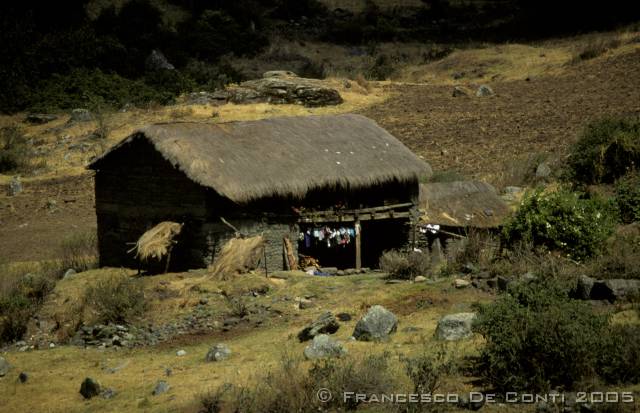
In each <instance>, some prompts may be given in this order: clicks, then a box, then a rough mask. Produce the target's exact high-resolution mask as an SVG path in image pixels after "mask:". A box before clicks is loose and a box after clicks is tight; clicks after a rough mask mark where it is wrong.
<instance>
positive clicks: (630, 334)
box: [598, 325, 640, 384]
mask: <svg viewBox="0 0 640 413" xmlns="http://www.w3.org/2000/svg"><path fill="white" fill-rule="evenodd" d="M602 339H603V345H602V348H601V355H600V357H599V360H598V372H599V374H600V376H601V377H602V378H603V379H604V380H605V381H606V382H607V383H611V384H621V383H623V384H624V383H639V382H640V346H639V345H638V343H640V326H638V325H614V326H611V327H610V328H609V331H608V332H607V334H605V335H604V336H603V337H602Z"/></svg>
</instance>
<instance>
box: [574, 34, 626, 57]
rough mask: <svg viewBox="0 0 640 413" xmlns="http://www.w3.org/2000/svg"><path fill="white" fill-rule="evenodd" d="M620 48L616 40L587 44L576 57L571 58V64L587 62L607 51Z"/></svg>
mask: <svg viewBox="0 0 640 413" xmlns="http://www.w3.org/2000/svg"><path fill="white" fill-rule="evenodd" d="M618 46H620V41H619V40H618V39H609V40H597V41H591V42H589V43H588V44H587V45H586V46H585V47H584V48H582V50H580V51H579V52H578V53H577V55H576V56H575V57H574V58H573V61H572V62H573V63H576V62H579V61H581V60H589V59H593V58H596V57H598V56H600V55H603V54H605V53H606V52H607V51H608V50H609V49H615V48H616V47H618Z"/></svg>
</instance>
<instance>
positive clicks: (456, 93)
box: [451, 86, 469, 98]
mask: <svg viewBox="0 0 640 413" xmlns="http://www.w3.org/2000/svg"><path fill="white" fill-rule="evenodd" d="M451 96H453V97H454V98H457V97H463V96H469V94H468V93H467V91H466V90H465V89H464V88H463V87H460V86H455V87H454V88H453V92H452V93H451Z"/></svg>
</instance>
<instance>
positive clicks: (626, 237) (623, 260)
mask: <svg viewBox="0 0 640 413" xmlns="http://www.w3.org/2000/svg"><path fill="white" fill-rule="evenodd" d="M634 226H635V225H633V224H632V225H629V226H627V227H622V229H626V228H628V229H630V231H629V232H630V233H628V234H625V233H620V232H621V231H622V229H621V230H619V231H618V233H616V235H615V236H613V237H612V238H610V239H609V240H607V246H606V248H605V250H604V252H603V254H602V255H600V256H598V257H596V258H594V259H592V260H589V261H587V262H585V268H583V269H582V271H583V272H584V273H585V274H586V275H589V276H590V277H593V278H626V279H640V234H639V232H638V231H639V228H640V227H637V226H636V227H635V231H634V228H633V227H634ZM634 232H635V234H634Z"/></svg>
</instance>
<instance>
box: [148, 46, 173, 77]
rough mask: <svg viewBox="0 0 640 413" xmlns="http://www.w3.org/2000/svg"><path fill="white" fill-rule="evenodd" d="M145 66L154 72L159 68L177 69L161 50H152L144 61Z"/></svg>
mask: <svg viewBox="0 0 640 413" xmlns="http://www.w3.org/2000/svg"><path fill="white" fill-rule="evenodd" d="M144 66H145V68H146V69H147V70H148V71H150V72H154V71H157V70H175V66H173V65H172V64H171V63H169V60H167V58H166V57H165V55H164V54H163V53H162V52H161V51H160V50H156V49H154V50H152V51H151V53H149V56H147V58H146V59H145V61H144Z"/></svg>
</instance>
